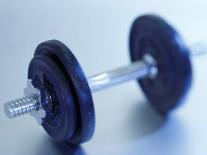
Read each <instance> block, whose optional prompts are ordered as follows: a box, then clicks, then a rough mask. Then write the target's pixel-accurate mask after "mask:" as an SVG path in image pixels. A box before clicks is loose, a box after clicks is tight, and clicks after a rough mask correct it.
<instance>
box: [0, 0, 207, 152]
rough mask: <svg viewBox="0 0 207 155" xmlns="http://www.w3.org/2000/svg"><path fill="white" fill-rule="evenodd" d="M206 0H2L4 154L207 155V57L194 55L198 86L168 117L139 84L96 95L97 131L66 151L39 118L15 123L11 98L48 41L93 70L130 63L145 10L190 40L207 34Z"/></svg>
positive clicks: (0, 141)
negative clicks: (8, 106)
mask: <svg viewBox="0 0 207 155" xmlns="http://www.w3.org/2000/svg"><path fill="white" fill-rule="evenodd" d="M206 8H207V2H205V1H204V0H194V1H190V0H182V1H181V0H174V1H166V0H156V1H153V0H151V1H150V0H145V1H141V0H128V1H127V0H125V1H124V0H113V1H111V0H102V1H101V0H100V1H95V0H87V1H80V0H59V1H55V0H35V1H28V0H12V1H8V0H2V1H1V2H0V103H1V108H0V154H2V155H45V154H48V155H62V154H67V155H68V154H73V153H72V152H75V154H80V155H101V154H103V155H106V154H112V155H114V154H118V155H122V154H123V155H124V154H130V155H133V154H140V155H183V154H185V155H199V154H200V155H201V154H206V153H207V147H206V145H207V133H206V131H207V122H206V118H207V103H206V102H207V70H206V66H207V56H201V57H197V58H192V63H193V69H194V79H193V85H192V87H191V90H190V91H189V94H188V96H187V99H186V100H185V101H184V103H183V105H182V106H181V107H179V108H178V109H176V110H175V111H173V112H172V113H171V114H170V116H169V117H168V119H163V118H161V117H160V116H159V115H158V114H157V113H156V112H155V111H154V110H153V109H152V108H151V107H150V106H149V104H148V103H147V101H146V100H145V97H144V95H143V94H142V92H141V90H140V88H139V87H137V84H136V83H135V82H129V83H126V84H123V85H121V86H117V87H114V88H112V89H108V90H106V91H102V92H100V93H97V94H94V95H93V96H94V103H95V109H96V120H97V123H96V132H95V135H94V137H93V139H92V140H91V141H89V142H88V143H85V144H83V145H82V146H81V147H78V148H76V149H72V148H70V149H66V148H63V147H62V146H60V145H58V144H56V143H54V142H53V140H51V138H49V137H48V135H47V134H46V133H45V131H44V130H43V129H42V127H41V126H38V124H37V123H36V122H35V120H34V119H33V118H32V117H31V116H29V115H28V116H24V117H20V118H18V119H15V120H10V119H7V118H6V117H5V116H4V113H3V104H4V102H6V101H8V100H10V99H13V98H17V97H21V96H22V95H23V91H22V90H23V88H24V87H25V86H26V81H27V79H26V77H27V69H28V64H29V61H30V60H31V58H32V56H33V53H34V50H35V47H36V46H37V45H38V44H39V43H40V42H42V41H45V40H48V39H58V40H60V41H63V42H64V43H65V44H66V45H67V46H68V47H69V48H70V49H71V50H72V51H73V52H74V54H75V55H76V57H77V58H78V60H79V62H80V64H81V65H82V66H83V69H84V71H85V73H86V75H92V74H95V73H97V72H101V71H105V70H109V69H113V68H116V67H118V66H123V65H126V64H128V63H129V54H128V33H129V30H130V26H131V23H132V21H133V20H134V19H135V17H137V16H138V15H141V14H146V13H155V14H158V15H160V16H162V17H164V18H165V19H167V20H168V21H169V22H170V23H172V24H173V26H175V27H176V29H177V30H179V32H180V33H181V34H182V35H183V38H184V39H185V41H186V43H187V44H191V43H193V42H196V41H200V40H205V39H207V31H206V28H207V19H206V15H207V11H206Z"/></svg>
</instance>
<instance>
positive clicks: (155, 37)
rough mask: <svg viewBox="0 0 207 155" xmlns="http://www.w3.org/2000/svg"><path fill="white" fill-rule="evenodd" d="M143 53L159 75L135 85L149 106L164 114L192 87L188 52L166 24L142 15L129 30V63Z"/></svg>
mask: <svg viewBox="0 0 207 155" xmlns="http://www.w3.org/2000/svg"><path fill="white" fill-rule="evenodd" d="M145 54H150V55H151V56H152V57H153V58H154V59H155V61H156V63H157V67H158V74H157V76H156V77H155V78H149V77H146V78H144V79H140V80H138V82H139V84H140V86H141V88H142V90H143V92H144V94H145V95H146V97H147V99H148V100H149V102H150V103H151V104H152V106H153V107H154V108H155V109H156V110H157V111H158V112H160V113H161V114H166V113H167V112H168V111H170V110H171V109H173V108H175V107H176V106H177V105H179V103H181V101H182V100H183V98H184V97H185V96H186V94H187V91H188V89H189V87H190V85H191V81H192V68H191V63H190V58H189V51H188V49H187V48H186V45H185V43H184V42H183V40H182V39H181V37H180V36H179V34H178V33H177V32H176V30H175V29H174V28H173V27H171V26H170V25H169V24H168V23H167V22H166V21H164V20H163V19H161V18H160V17H158V16H155V15H144V16H141V17H139V18H137V19H136V20H135V21H134V23H133V25H132V28H131V32H130V56H131V60H132V61H137V60H141V59H142V58H143V56H144V55H145Z"/></svg>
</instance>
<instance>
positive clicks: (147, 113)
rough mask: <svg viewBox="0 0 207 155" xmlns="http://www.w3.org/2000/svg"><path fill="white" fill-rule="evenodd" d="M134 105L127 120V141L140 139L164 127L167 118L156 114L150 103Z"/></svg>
mask: <svg viewBox="0 0 207 155" xmlns="http://www.w3.org/2000/svg"><path fill="white" fill-rule="evenodd" d="M134 105H135V107H133V108H131V110H130V111H131V112H130V113H129V115H128V118H127V128H128V129H127V130H128V131H130V132H128V133H129V137H128V138H129V139H140V138H142V137H145V136H148V135H150V134H152V133H154V132H156V131H158V130H159V129H160V128H162V126H164V124H165V122H166V119H167V118H166V117H164V116H161V115H160V114H159V113H157V111H155V110H154V108H153V107H152V106H151V105H150V103H148V102H147V101H141V102H139V103H136V104H134Z"/></svg>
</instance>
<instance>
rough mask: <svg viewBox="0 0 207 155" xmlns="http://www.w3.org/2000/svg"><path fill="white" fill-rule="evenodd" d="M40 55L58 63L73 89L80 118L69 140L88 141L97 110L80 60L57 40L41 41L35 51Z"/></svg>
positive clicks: (76, 142)
mask: <svg viewBox="0 0 207 155" xmlns="http://www.w3.org/2000/svg"><path fill="white" fill-rule="evenodd" d="M38 55H41V56H46V57H49V58H51V59H52V60H53V61H54V62H55V63H56V64H58V66H59V67H60V68H61V70H62V71H63V72H64V76H65V78H67V80H68V81H69V83H68V84H69V85H70V88H71V90H72V93H73V99H74V103H75V105H76V107H77V117H78V118H77V127H76V132H75V134H74V135H73V137H72V138H71V139H69V140H67V142H68V143H72V144H79V143H82V142H85V141H88V140H89V139H90V138H91V137H92V135H93V133H94V128H95V112H94V106H93V99H92V95H91V91H90V88H89V86H88V82H87V79H86V77H85V75H84V72H83V71H82V69H81V67H80V65H79V63H78V61H77V60H76V58H75V56H74V55H73V54H72V52H71V51H70V50H69V49H68V48H67V47H66V46H65V45H64V44H63V43H61V42H59V41H57V40H49V41H46V42H43V43H41V44H40V45H39V46H38V47H37V49H36V51H35V56H38ZM65 99H67V96H65Z"/></svg>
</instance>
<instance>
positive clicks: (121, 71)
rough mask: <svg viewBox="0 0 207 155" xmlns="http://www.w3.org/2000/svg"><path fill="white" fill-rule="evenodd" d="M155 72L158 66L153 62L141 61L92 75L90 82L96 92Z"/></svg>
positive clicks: (91, 87) (92, 90)
mask: <svg viewBox="0 0 207 155" xmlns="http://www.w3.org/2000/svg"><path fill="white" fill-rule="evenodd" d="M154 74H156V66H155V65H154V64H153V63H152V64H150V63H148V62H146V61H139V62H135V63H132V64H131V65H129V66H126V67H122V68H118V69H116V70H112V71H109V72H103V73H100V74H97V75H94V76H90V77H89V78H88V83H89V87H90V90H91V92H93V93H94V92H97V91H100V90H103V89H106V88H108V87H112V86H114V85H117V84H120V83H123V82H126V81H129V80H133V79H141V78H145V77H150V76H153V75H154Z"/></svg>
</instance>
